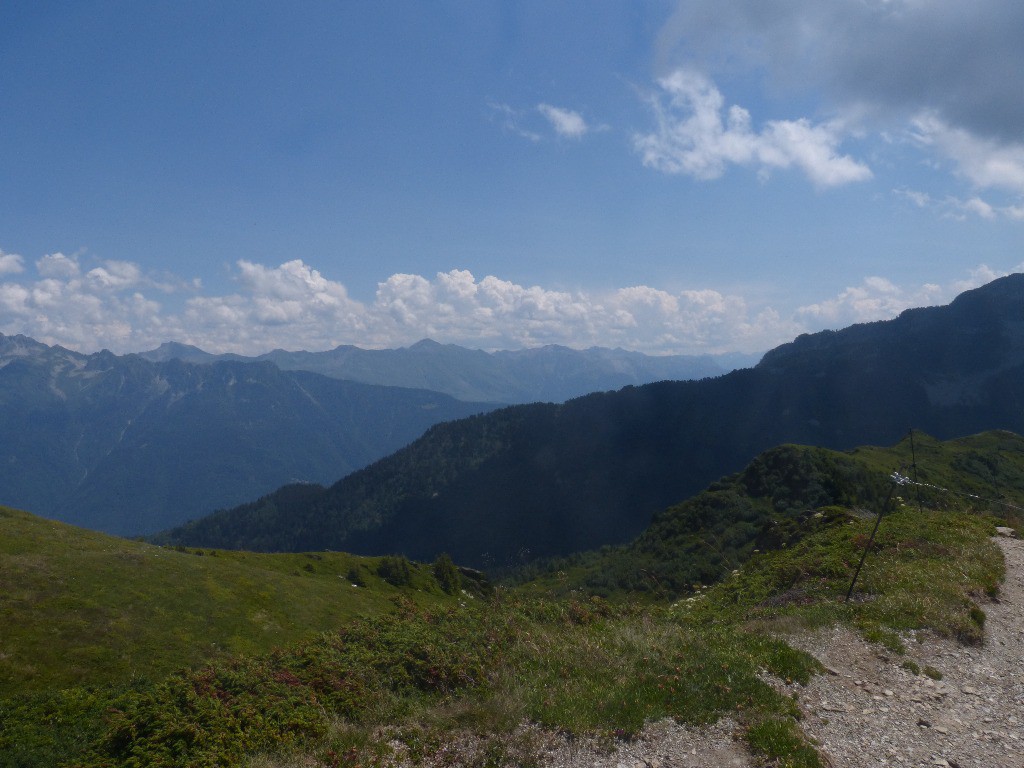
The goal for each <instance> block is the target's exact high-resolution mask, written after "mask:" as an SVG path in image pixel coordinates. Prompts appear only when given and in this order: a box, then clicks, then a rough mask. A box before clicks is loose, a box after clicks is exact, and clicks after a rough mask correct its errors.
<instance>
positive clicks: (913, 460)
mask: <svg viewBox="0 0 1024 768" xmlns="http://www.w3.org/2000/svg"><path fill="white" fill-rule="evenodd" d="M910 468H911V469H913V470H914V488H916V489H917V514H921V512H922V509H921V506H922V505H921V486H920V485H919V484H918V482H917V451H915V450H914V428H913V427H911V428H910Z"/></svg>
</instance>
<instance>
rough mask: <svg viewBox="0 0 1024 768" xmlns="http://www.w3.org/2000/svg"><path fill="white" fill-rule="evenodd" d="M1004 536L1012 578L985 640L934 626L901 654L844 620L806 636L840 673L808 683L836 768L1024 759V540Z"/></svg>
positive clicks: (813, 712) (806, 704) (968, 767)
mask: <svg viewBox="0 0 1024 768" xmlns="http://www.w3.org/2000/svg"><path fill="white" fill-rule="evenodd" d="M997 543H998V544H999V546H1000V548H1001V549H1002V550H1003V553H1004V556H1005V558H1006V581H1005V583H1004V584H1003V585H1002V587H1001V589H1000V594H999V598H998V602H992V603H989V604H987V605H985V606H984V610H985V613H986V615H987V618H986V621H985V644H984V645H983V646H981V647H978V648H968V647H964V646H961V645H958V644H956V643H955V642H952V641H948V640H940V639H937V638H934V637H931V636H930V637H928V638H925V642H923V643H909V644H908V648H907V655H906V656H896V655H894V654H889V653H885V652H880V651H879V648H878V647H877V646H869V645H867V644H865V643H864V641H863V640H861V639H860V638H859V637H858V636H857V635H856V634H855V633H853V632H850V631H849V630H845V629H838V628H837V629H833V630H831V631H829V632H826V633H819V634H817V635H814V636H812V637H809V638H804V639H803V640H802V641H799V642H798V644H799V645H800V646H801V647H803V648H804V649H805V650H807V651H809V652H810V653H813V654H814V655H815V656H816V657H817V658H818V659H819V660H820V661H821V662H822V663H823V664H825V665H826V666H827V667H829V668H830V669H831V670H833V671H834V672H835V673H836V674H834V675H823V676H819V677H817V678H815V679H814V680H813V681H812V682H811V684H810V685H808V686H807V687H806V688H803V689H800V690H799V696H800V705H801V708H802V709H803V711H804V714H805V717H804V722H803V728H804V732H805V733H807V735H808V736H810V737H812V738H814V739H816V740H817V741H818V742H819V744H820V749H821V751H822V753H823V754H825V755H826V756H827V757H828V758H829V759H830V760H831V761H832V764H833V765H834V766H835V768H866V767H867V766H883V765H884V766H896V765H899V766H903V765H905V766H954V767H955V766H959V767H960V768H1024V541H1021V540H1019V539H1016V538H1006V537H1000V538H998V539H997ZM908 660H910V661H913V662H914V663H916V664H918V665H919V666H920V667H921V668H924V667H925V666H926V665H928V666H931V667H934V668H935V669H937V670H939V671H940V672H941V673H942V679H941V680H940V681H934V680H931V679H929V678H928V677H927V676H925V675H915V674H913V673H912V672H910V671H908V670H907V669H906V668H905V667H904V663H905V662H907V661H908Z"/></svg>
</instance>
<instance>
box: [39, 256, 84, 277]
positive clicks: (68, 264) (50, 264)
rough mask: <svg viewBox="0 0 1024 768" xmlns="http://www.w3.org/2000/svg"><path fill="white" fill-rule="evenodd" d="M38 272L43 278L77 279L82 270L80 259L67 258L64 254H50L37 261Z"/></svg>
mask: <svg viewBox="0 0 1024 768" xmlns="http://www.w3.org/2000/svg"><path fill="white" fill-rule="evenodd" d="M36 271H37V272H38V273H39V274H40V275H42V276H43V277H56V278H65V279H67V278H72V277H77V276H78V274H79V272H80V269H79V267H78V259H76V258H75V257H74V256H70V257H69V256H65V255H64V254H63V253H48V254H47V255H45V256H43V257H42V258H41V259H39V260H38V261H36Z"/></svg>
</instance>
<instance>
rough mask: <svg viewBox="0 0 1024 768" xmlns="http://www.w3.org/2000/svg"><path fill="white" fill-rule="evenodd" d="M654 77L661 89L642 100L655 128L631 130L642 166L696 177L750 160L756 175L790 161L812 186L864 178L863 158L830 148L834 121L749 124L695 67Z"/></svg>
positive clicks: (837, 135) (838, 136)
mask: <svg viewBox="0 0 1024 768" xmlns="http://www.w3.org/2000/svg"><path fill="white" fill-rule="evenodd" d="M658 84H659V86H660V88H661V94H660V95H659V96H656V97H652V98H651V99H650V104H651V108H652V110H653V111H654V114H655V118H656V121H657V128H656V130H655V131H654V132H653V133H648V134H642V135H637V136H635V137H634V146H635V148H636V149H637V151H638V152H639V153H640V155H641V157H642V159H643V163H644V165H646V166H648V167H651V168H654V169H656V170H659V171H663V172H665V173H678V174H685V175H689V176H693V177H694V178H697V179H702V180H708V179H716V178H718V177H720V176H721V175H722V174H723V173H724V172H725V169H726V167H727V166H728V165H743V166H754V167H756V168H758V169H759V171H760V172H761V173H762V174H763V173H767V172H769V171H770V170H772V169H787V168H793V167H795V168H798V169H799V170H801V171H803V173H804V174H805V175H806V176H807V178H809V179H810V180H811V181H812V182H813V183H814V184H815V185H817V186H819V187H834V186H839V185H842V184H848V183H851V182H856V181H865V180H867V179H869V178H871V170H870V169H869V168H868V167H867V166H866V165H864V164H863V163H860V162H858V161H856V160H854V159H853V158H851V157H850V156H849V155H840V154H839V153H838V148H839V145H840V144H841V143H842V139H843V132H842V129H841V126H840V124H839V123H835V122H832V123H818V124H813V123H811V122H810V121H809V120H807V119H805V118H800V119H798V120H773V121H769V122H767V123H766V124H765V126H764V128H763V130H761V131H755V130H754V128H753V126H752V121H751V117H750V113H749V112H748V111H747V110H746V109H744V108H743V107H740V106H736V105H733V106H730V107H729V108H728V109H725V99H724V97H723V96H722V94H721V92H720V91H719V90H718V88H717V87H716V86H715V84H714V83H713V82H712V81H711V80H710V79H709V78H707V77H706V76H704V75H702V74H700V73H698V72H695V71H693V70H685V69H679V70H676V71H675V72H673V73H672V74H671V75H669V76H668V77H665V78H662V79H661V80H659V81H658Z"/></svg>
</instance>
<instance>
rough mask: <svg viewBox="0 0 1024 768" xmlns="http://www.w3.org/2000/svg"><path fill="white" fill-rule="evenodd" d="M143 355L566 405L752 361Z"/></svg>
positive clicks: (193, 350)
mask: <svg viewBox="0 0 1024 768" xmlns="http://www.w3.org/2000/svg"><path fill="white" fill-rule="evenodd" d="M142 356H143V357H145V358H147V359H149V360H154V361H163V360H169V359H173V358H177V359H180V360H186V361H189V362H196V363H208V362H212V361H214V360H236V361H246V362H251V361H254V360H256V361H259V360H265V361H270V362H272V363H274V364H275V365H276V366H278V367H279V368H281V369H282V370H305V371H313V372H315V373H322V374H324V375H325V376H332V377H334V378H338V379H348V380H351V381H361V382H364V383H367V384H386V385H389V386H400V387H417V388H422V389H429V390H433V391H435V392H444V393H445V394H448V395H451V396H452V397H457V398H458V399H460V400H467V401H487V402H496V403H532V402H562V401H564V400H568V399H569V398H571V397H578V396H580V395H584V394H587V393H589V392H600V391H605V390H610V389H619V388H620V387H624V386H627V385H629V384H646V383H648V382H652V381H663V380H666V379H696V378H701V377H705V376H717V375H720V374H722V373H725V372H726V371H727V370H731V369H732V368H734V367H738V366H739V365H741V364H743V363H744V362H745V361H744V360H743V358H742V356H732V357H729V356H718V357H716V356H712V355H666V356H658V357H655V356H651V355H644V354H641V353H639V352H627V351H626V350H622V349H604V348H600V347H594V348H592V349H583V350H578V349H569V348H568V347H562V346H557V345H549V346H546V347H538V348H536V349H523V350H515V351H502V352H493V353H488V352H483V351H481V350H478V349H466V348H465V347H459V346H456V345H455V344H438V343H437V342H436V341H431V340H429V339H425V340H423V341H420V342H418V343H416V344H413V345H412V346H410V347H402V348H400V349H360V348H359V347H353V346H341V347H337V348H335V349H332V350H329V351H327V352H286V351H284V350H282V349H276V350H274V351H273V352H268V353H267V354H265V355H260V356H259V357H256V358H249V357H241V356H239V355H211V354H210V353H208V352H204V351H203V350H201V349H198V348H197V347H192V346H187V345H184V344H176V343H167V344H163V345H161V346H160V347H159V348H158V349H154V350H152V351H150V352H144V353H143V354H142Z"/></svg>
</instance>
